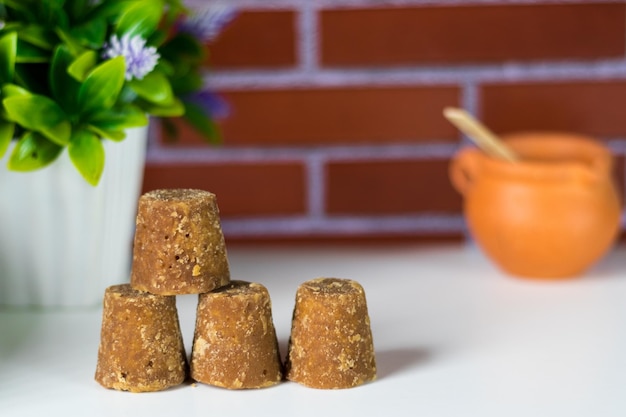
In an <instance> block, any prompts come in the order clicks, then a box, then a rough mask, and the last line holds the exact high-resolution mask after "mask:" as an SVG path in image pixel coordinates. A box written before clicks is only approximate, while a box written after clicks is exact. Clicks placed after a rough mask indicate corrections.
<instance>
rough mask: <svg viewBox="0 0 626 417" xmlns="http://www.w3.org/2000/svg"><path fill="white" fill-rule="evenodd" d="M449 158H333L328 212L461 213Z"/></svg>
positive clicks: (330, 169) (372, 213)
mask: <svg viewBox="0 0 626 417" xmlns="http://www.w3.org/2000/svg"><path fill="white" fill-rule="evenodd" d="M448 164H449V161H448V160H441V159H434V160H431V159H427V160H414V161H413V160H401V161H395V160H392V161H367V162H333V163H330V164H329V165H328V170H327V183H326V185H327V195H326V203H327V211H328V213H330V214H345V215H348V214H355V215H376V214H386V215H388V214H418V213H431V212H432V213H460V212H461V197H460V196H459V194H458V193H457V192H456V191H455V190H454V189H453V188H452V186H451V184H450V181H449V179H448Z"/></svg>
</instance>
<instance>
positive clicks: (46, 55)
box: [15, 39, 50, 64]
mask: <svg viewBox="0 0 626 417" xmlns="http://www.w3.org/2000/svg"><path fill="white" fill-rule="evenodd" d="M49 60H50V52H48V51H46V50H43V49H41V48H38V47H36V46H34V45H31V44H30V43H28V42H24V41H22V40H20V39H18V40H17V53H16V57H15V62H16V63H20V64H24V63H28V64H33V63H41V62H48V61H49Z"/></svg>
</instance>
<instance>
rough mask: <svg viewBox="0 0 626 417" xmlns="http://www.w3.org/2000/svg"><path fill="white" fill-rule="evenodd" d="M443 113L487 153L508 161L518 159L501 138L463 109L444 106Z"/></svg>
mask: <svg viewBox="0 0 626 417" xmlns="http://www.w3.org/2000/svg"><path fill="white" fill-rule="evenodd" d="M443 115H444V116H445V118H446V119H448V121H449V122H450V123H452V124H453V125H455V126H456V127H457V128H458V129H459V130H460V131H461V132H463V133H465V134H466V135H467V136H468V137H469V138H470V139H471V140H473V141H474V143H476V145H478V146H479V147H480V148H481V149H482V150H483V151H485V152H486V153H487V154H489V155H491V156H493V157H496V158H500V159H504V160H505V161H509V162H515V161H519V157H518V156H517V155H516V154H515V152H513V150H512V149H511V148H509V147H508V146H507V145H506V144H505V143H504V142H503V141H502V139H500V138H499V137H498V136H496V135H495V134H494V133H493V132H491V131H490V130H489V129H488V128H487V127H486V126H485V125H483V124H482V123H481V122H479V121H478V120H476V119H475V118H474V117H472V116H471V115H470V114H469V113H468V112H466V111H465V110H463V109H458V108H456V107H446V108H445V109H443Z"/></svg>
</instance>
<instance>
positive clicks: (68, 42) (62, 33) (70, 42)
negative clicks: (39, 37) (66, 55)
mask: <svg viewBox="0 0 626 417" xmlns="http://www.w3.org/2000/svg"><path fill="white" fill-rule="evenodd" d="M55 32H56V34H57V35H58V37H59V38H61V40H62V41H63V43H64V44H65V46H66V47H67V48H69V51H70V52H71V54H72V55H74V56H78V55H80V54H82V53H83V51H84V49H85V48H83V46H82V45H81V44H80V41H79V40H78V39H76V38H75V37H74V36H73V35H72V34H71V33H69V32H68V31H66V30H63V29H61V28H56V30H55Z"/></svg>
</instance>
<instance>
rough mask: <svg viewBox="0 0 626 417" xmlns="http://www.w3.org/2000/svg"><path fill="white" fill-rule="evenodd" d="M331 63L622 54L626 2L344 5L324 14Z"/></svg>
mask: <svg viewBox="0 0 626 417" xmlns="http://www.w3.org/2000/svg"><path fill="white" fill-rule="evenodd" d="M320 26H321V37H322V39H321V61H322V63H323V65H326V66H354V65H407V64H425V63H462V62H489V61H502V60H537V59H551V60H556V59H593V58H604V57H619V58H621V57H623V55H624V52H625V50H626V46H625V43H626V41H625V37H624V32H625V27H626V6H625V5H624V4H563V5H507V6H455V7H413V8H387V9H340V10H325V11H322V13H321V24H320Z"/></svg>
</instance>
